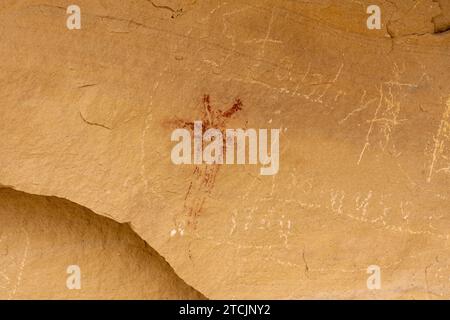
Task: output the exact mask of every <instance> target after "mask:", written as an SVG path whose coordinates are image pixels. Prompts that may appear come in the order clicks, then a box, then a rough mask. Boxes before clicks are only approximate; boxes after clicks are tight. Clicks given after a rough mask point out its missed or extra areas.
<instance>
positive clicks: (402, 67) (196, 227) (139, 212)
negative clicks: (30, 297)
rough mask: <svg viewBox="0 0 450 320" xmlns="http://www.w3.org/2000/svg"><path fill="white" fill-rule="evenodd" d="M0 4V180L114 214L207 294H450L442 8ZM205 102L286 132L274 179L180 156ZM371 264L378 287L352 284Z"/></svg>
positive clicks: (433, 4) (243, 122)
mask: <svg viewBox="0 0 450 320" xmlns="http://www.w3.org/2000/svg"><path fill="white" fill-rule="evenodd" d="M76 3H77V4H78V5H79V6H80V7H81V10H82V29H81V30H71V31H70V30H68V29H67V28H66V26H65V19H66V11H65V9H66V6H67V5H68V4H67V2H66V1H56V0H49V1H45V3H44V2H42V1H38V0H27V1H16V0H10V1H3V2H2V4H1V6H0V19H1V24H0V35H1V39H2V41H1V42H0V58H1V61H2V63H1V64H0V71H1V72H0V75H1V76H0V97H1V100H0V102H1V106H0V136H1V137H2V138H1V139H0V183H1V184H2V185H5V186H11V187H13V188H15V189H17V190H22V191H25V192H28V193H33V194H41V195H49V196H57V197H61V198H66V199H69V200H70V201H73V202H75V203H78V204H80V205H82V206H85V207H87V208H89V209H91V210H93V211H94V212H95V213H97V214H100V215H107V216H108V217H111V218H112V219H114V220H116V221H118V222H122V223H123V222H129V223H130V225H131V226H132V228H133V229H134V230H135V231H136V232H137V234H138V235H139V236H140V237H141V238H142V239H144V240H145V241H146V242H147V243H148V244H149V245H150V246H152V247H153V248H154V249H155V250H157V251H158V253H159V254H161V255H162V256H163V257H164V258H165V259H166V260H167V261H168V263H169V264H170V265H171V266H172V267H173V268H174V270H175V272H176V273H177V274H178V275H179V276H180V277H181V278H182V279H183V280H185V281H186V283H188V284H189V285H192V286H193V287H194V288H196V289H197V290H199V291H200V292H202V293H203V294H205V295H206V296H207V297H208V298H305V297H309V298H329V297H334V298H444V297H446V298H448V297H450V282H449V281H450V280H449V278H450V268H449V265H448V263H449V260H450V256H449V254H448V252H449V236H450V212H449V208H450V188H449V187H450V133H449V132H450V85H449V83H450V73H449V72H448V71H449V68H450V35H449V33H448V32H445V30H447V29H448V21H449V11H448V2H447V1H444V0H440V1H431V0H423V1H409V0H398V1H395V0H391V1H378V4H379V5H380V7H381V9H382V19H383V26H382V29H381V30H368V29H367V28H366V19H367V16H368V15H367V14H366V8H367V6H368V5H370V4H372V2H369V1H331V0H329V1H328V0H322V1H319V0H318V1H313V2H312V1H289V0H277V1H275V0H273V1H267V0H266V1H256V0H254V1H252V0H245V1H242V0H239V1H237V0H236V1H226V2H222V1H188V0H185V1H175V0H173V1H164V2H163V1H156V0H154V1H147V0H130V1H114V0H89V1H87V0H77V1H76ZM205 94H208V95H209V96H210V98H211V105H212V107H213V108H214V109H215V110H217V109H221V110H225V109H226V108H229V107H230V106H231V105H232V104H233V102H234V101H235V99H237V98H239V99H241V101H242V102H243V108H242V110H241V111H239V112H236V113H235V114H234V115H233V116H231V117H229V118H226V119H222V118H221V119H216V120H218V121H220V122H223V123H224V125H225V126H226V127H227V128H239V127H247V128H281V130H282V134H281V138H280V139H281V142H280V143H281V149H280V162H281V167H280V172H279V173H278V174H277V175H275V176H260V175H259V167H258V166H251V165H248V166H242V165H241V166H238V165H235V166H231V165H230V166H225V165H224V166H197V167H194V166H175V165H173V164H172V163H171V161H170V150H171V148H172V147H173V143H172V142H171V141H170V134H171V132H172V130H174V129H175V128H178V127H180V125H183V124H186V123H188V122H191V121H194V120H198V119H202V117H204V112H203V111H204V106H203V104H202V98H203V96H204V95H205ZM372 264H376V265H379V266H380V268H381V271H382V288H381V289H380V290H368V289H367V287H366V279H367V276H368V275H367V273H366V269H367V267H368V266H369V265H372Z"/></svg>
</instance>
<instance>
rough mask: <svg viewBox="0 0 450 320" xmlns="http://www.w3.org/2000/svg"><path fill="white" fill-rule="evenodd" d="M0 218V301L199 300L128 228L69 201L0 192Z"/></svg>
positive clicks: (1, 190)
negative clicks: (71, 285)
mask: <svg viewBox="0 0 450 320" xmlns="http://www.w3.org/2000/svg"><path fill="white" fill-rule="evenodd" d="M0 221H1V223H2V228H1V230H0V270H1V271H0V298H1V299H7V298H9V299H201V298H202V295H201V294H199V293H198V292H196V291H195V290H194V289H192V288H190V287H189V286H187V285H186V284H185V283H184V282H183V281H182V280H181V279H180V278H178V276H177V275H175V274H174V272H173V270H172V269H171V268H170V266H169V265H168V264H167V263H166V262H165V261H164V260H163V259H162V258H161V256H160V255H158V253H156V252H155V251H154V250H153V249H151V248H149V247H148V245H146V244H145V242H144V241H143V240H142V239H140V238H139V237H138V236H137V235H136V234H135V233H133V231H131V230H130V228H129V227H128V226H125V225H120V224H118V223H117V222H114V221H112V220H110V219H108V218H104V217H100V216H98V215H96V214H94V213H93V212H92V211H90V210H87V209H86V208H82V207H80V206H79V205H77V204H74V203H72V202H70V201H67V200H64V199H58V198H54V197H42V196H33V195H27V194H24V193H22V192H17V191H13V190H10V189H4V188H3V189H0ZM71 265H78V266H79V267H80V271H81V288H80V289H79V290H77V289H71V290H69V289H68V287H67V286H66V281H67V278H69V277H70V274H68V273H67V268H68V266H71Z"/></svg>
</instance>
